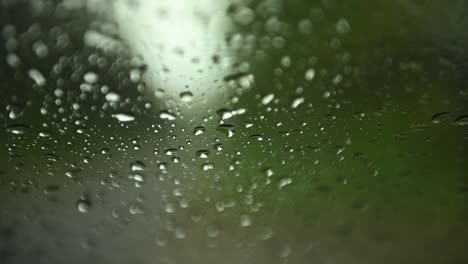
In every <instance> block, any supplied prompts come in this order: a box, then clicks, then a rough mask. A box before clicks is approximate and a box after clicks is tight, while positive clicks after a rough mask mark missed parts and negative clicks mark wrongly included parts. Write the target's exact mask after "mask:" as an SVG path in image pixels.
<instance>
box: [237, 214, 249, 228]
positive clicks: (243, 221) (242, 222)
mask: <svg viewBox="0 0 468 264" xmlns="http://www.w3.org/2000/svg"><path fill="white" fill-rule="evenodd" d="M251 225H252V219H251V218H250V216H248V215H241V217H240V226H241V227H247V226H251Z"/></svg>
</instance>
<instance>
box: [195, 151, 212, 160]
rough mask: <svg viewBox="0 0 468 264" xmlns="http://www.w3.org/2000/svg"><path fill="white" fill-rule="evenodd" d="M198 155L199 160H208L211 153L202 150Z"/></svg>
mask: <svg viewBox="0 0 468 264" xmlns="http://www.w3.org/2000/svg"><path fill="white" fill-rule="evenodd" d="M196 154H197V157H199V158H202V159H207V158H208V155H209V154H210V152H209V151H208V150H206V149H202V150H199V151H197V153H196Z"/></svg>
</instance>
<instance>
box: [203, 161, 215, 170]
mask: <svg viewBox="0 0 468 264" xmlns="http://www.w3.org/2000/svg"><path fill="white" fill-rule="evenodd" d="M212 169H214V165H213V163H205V164H203V165H202V170H203V171H209V170H212Z"/></svg>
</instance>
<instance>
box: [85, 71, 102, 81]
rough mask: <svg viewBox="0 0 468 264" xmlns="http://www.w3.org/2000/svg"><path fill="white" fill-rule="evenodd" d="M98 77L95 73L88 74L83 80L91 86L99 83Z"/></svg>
mask: <svg viewBox="0 0 468 264" xmlns="http://www.w3.org/2000/svg"><path fill="white" fill-rule="evenodd" d="M98 78H99V77H98V75H97V74H96V73H94V72H87V73H86V74H85V75H84V76H83V80H84V81H85V82H87V83H89V84H93V83H96V82H97V81H98Z"/></svg>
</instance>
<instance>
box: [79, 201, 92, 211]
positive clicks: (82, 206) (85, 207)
mask: <svg viewBox="0 0 468 264" xmlns="http://www.w3.org/2000/svg"><path fill="white" fill-rule="evenodd" d="M90 206H91V203H90V202H89V201H87V200H84V199H80V200H78V202H77V203H76V208H77V210H78V212H80V213H83V214H85V213H87V212H88V211H89V207H90Z"/></svg>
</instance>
